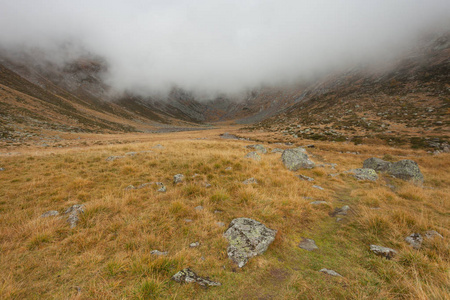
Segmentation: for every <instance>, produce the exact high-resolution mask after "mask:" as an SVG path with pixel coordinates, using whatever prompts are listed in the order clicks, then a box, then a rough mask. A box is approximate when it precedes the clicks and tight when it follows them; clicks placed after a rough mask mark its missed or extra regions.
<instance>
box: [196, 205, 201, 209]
mask: <svg viewBox="0 0 450 300" xmlns="http://www.w3.org/2000/svg"><path fill="white" fill-rule="evenodd" d="M195 210H203V206H201V205H199V206H196V207H195Z"/></svg>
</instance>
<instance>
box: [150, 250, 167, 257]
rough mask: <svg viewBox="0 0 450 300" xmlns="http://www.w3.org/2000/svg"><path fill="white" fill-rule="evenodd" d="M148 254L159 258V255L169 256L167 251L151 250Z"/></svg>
mask: <svg viewBox="0 0 450 300" xmlns="http://www.w3.org/2000/svg"><path fill="white" fill-rule="evenodd" d="M150 254H153V255H158V256H161V255H167V254H169V252H167V251H159V250H152V251H150Z"/></svg>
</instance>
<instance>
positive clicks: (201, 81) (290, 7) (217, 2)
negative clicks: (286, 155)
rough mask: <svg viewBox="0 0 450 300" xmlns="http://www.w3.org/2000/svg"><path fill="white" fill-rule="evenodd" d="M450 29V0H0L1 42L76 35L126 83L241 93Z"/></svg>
mask: <svg viewBox="0 0 450 300" xmlns="http://www.w3.org/2000/svg"><path fill="white" fill-rule="evenodd" d="M434 29H438V30H445V29H447V30H449V29H450V0H346V1H344V0H314V1H310V0H309V1H306V0H284V1H283V0H278V1H275V0H259V1H257V0H239V1H235V0H186V1H184V0H163V1H160V0H157V1H152V0H148V1H144V0H142V1H137V0H128V1H125V0H123V1H119V0H108V1H103V0H101V1H100V0H98V1H94V0H90V1H85V0H77V1H69V0H68V1H64V0H47V1H37V0H31V1H25V0H0V45H1V46H2V47H6V48H9V49H27V48H30V47H39V48H41V49H43V50H45V51H46V52H47V53H49V54H50V55H49V58H50V59H55V60H56V59H57V58H61V55H58V54H57V53H55V49H58V47H60V45H61V43H64V42H67V41H70V42H71V43H72V44H73V45H74V48H73V53H71V54H72V55H75V56H76V55H78V52H77V51H78V50H77V49H80V48H84V49H86V50H88V51H90V52H92V53H95V54H98V55H100V56H102V57H104V58H105V59H106V60H107V62H108V64H109V72H108V74H107V77H106V79H107V80H108V82H109V83H110V84H112V85H113V86H114V87H116V88H117V89H120V90H131V91H133V90H139V91H147V92H152V91H164V90H167V89H169V88H170V87H172V86H173V85H177V86H180V87H182V88H186V89H190V90H192V89H193V90H201V91H209V92H211V91H212V92H215V91H219V92H235V91H240V90H242V89H246V88H251V87H255V86H259V85H261V84H278V83H280V82H293V81H295V80H298V79H301V78H307V77H308V76H310V75H311V74H317V73H318V72H322V71H325V70H331V69H333V68H339V67H351V66H353V65H354V64H357V63H361V62H362V63H367V62H372V61H374V60H376V59H386V58H387V57H389V56H390V55H393V54H398V53H400V52H401V51H402V50H403V49H404V47H406V46H408V45H410V43H412V42H413V41H414V40H415V39H416V38H417V36H418V35H420V34H423V33H424V32H427V31H429V30H434Z"/></svg>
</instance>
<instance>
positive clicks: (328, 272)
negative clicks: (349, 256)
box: [319, 268, 342, 277]
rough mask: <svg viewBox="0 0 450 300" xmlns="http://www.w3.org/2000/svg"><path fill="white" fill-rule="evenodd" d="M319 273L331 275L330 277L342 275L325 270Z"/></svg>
mask: <svg viewBox="0 0 450 300" xmlns="http://www.w3.org/2000/svg"><path fill="white" fill-rule="evenodd" d="M319 272H322V273H325V274H328V275H331V276H337V277H342V275H341V274H339V273H338V272H336V271H333V270H328V269H325V268H323V269H321V270H320V271H319Z"/></svg>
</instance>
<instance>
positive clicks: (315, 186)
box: [312, 185, 324, 191]
mask: <svg viewBox="0 0 450 300" xmlns="http://www.w3.org/2000/svg"><path fill="white" fill-rule="evenodd" d="M312 187H313V188H315V189H319V190H321V191H323V190H324V188H323V187H321V186H319V185H313V186H312Z"/></svg>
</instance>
